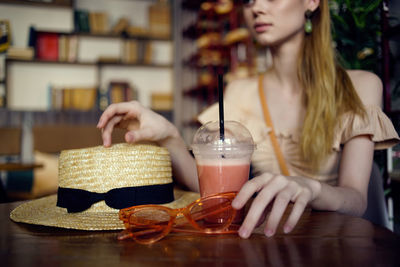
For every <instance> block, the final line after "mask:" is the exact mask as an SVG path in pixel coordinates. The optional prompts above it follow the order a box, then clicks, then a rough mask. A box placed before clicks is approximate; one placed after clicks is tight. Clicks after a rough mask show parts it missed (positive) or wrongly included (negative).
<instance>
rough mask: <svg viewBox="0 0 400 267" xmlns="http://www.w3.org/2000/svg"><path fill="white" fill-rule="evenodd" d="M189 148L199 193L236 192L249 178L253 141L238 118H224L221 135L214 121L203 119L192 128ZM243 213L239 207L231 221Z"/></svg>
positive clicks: (237, 220)
mask: <svg viewBox="0 0 400 267" xmlns="http://www.w3.org/2000/svg"><path fill="white" fill-rule="evenodd" d="M192 148H193V154H194V156H195V158H196V164H197V174H198V177H199V187H200V195H201V196H202V197H205V196H209V195H213V194H217V193H223V192H232V191H236V192H238V191H239V190H240V189H241V188H242V186H243V185H244V184H245V183H246V181H247V180H248V179H249V169H250V159H251V155H252V154H253V150H254V143H253V139H252V137H251V134H250V132H249V131H248V130H247V129H246V128H245V127H244V126H243V125H242V124H240V123H239V122H235V121H226V122H225V135H224V138H221V136H220V132H219V125H218V123H217V122H209V123H206V124H205V125H203V126H202V127H201V128H200V129H199V130H198V131H197V132H196V134H195V137H194V139H193V144H192ZM243 215H244V214H243V211H242V212H238V215H237V216H236V217H235V220H234V222H235V223H240V222H241V221H242V219H243Z"/></svg>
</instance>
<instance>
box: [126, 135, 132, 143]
mask: <svg viewBox="0 0 400 267" xmlns="http://www.w3.org/2000/svg"><path fill="white" fill-rule="evenodd" d="M133 139H134V137H133V134H131V133H127V134H126V141H127V142H132V141H133Z"/></svg>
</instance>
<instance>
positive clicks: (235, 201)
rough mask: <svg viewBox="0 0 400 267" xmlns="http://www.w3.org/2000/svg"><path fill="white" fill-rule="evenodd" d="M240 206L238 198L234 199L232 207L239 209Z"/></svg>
mask: <svg viewBox="0 0 400 267" xmlns="http://www.w3.org/2000/svg"><path fill="white" fill-rule="evenodd" d="M238 206H239V203H237V200H235V199H234V200H233V201H232V207H233V208H234V209H237V208H238Z"/></svg>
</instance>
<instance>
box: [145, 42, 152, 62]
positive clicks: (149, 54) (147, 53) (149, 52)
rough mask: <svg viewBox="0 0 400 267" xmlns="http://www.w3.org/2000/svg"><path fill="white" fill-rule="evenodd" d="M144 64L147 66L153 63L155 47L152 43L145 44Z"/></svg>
mask: <svg viewBox="0 0 400 267" xmlns="http://www.w3.org/2000/svg"><path fill="white" fill-rule="evenodd" d="M143 63H145V64H151V63H153V45H152V43H151V42H146V43H145V44H144V56H143Z"/></svg>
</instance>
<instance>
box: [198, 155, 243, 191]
mask: <svg viewBox="0 0 400 267" xmlns="http://www.w3.org/2000/svg"><path fill="white" fill-rule="evenodd" d="M226 161H227V162H224V161H223V160H221V161H218V160H217V161H214V163H212V162H208V163H205V164H201V163H198V164H197V173H198V175H199V184H200V194H201V196H202V197H205V196H209V195H212V194H217V193H222V192H231V191H239V190H240V188H242V186H243V184H244V183H245V182H246V181H247V180H248V179H249V170H250V164H249V162H241V161H239V162H236V163H235V161H232V160H226Z"/></svg>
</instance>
